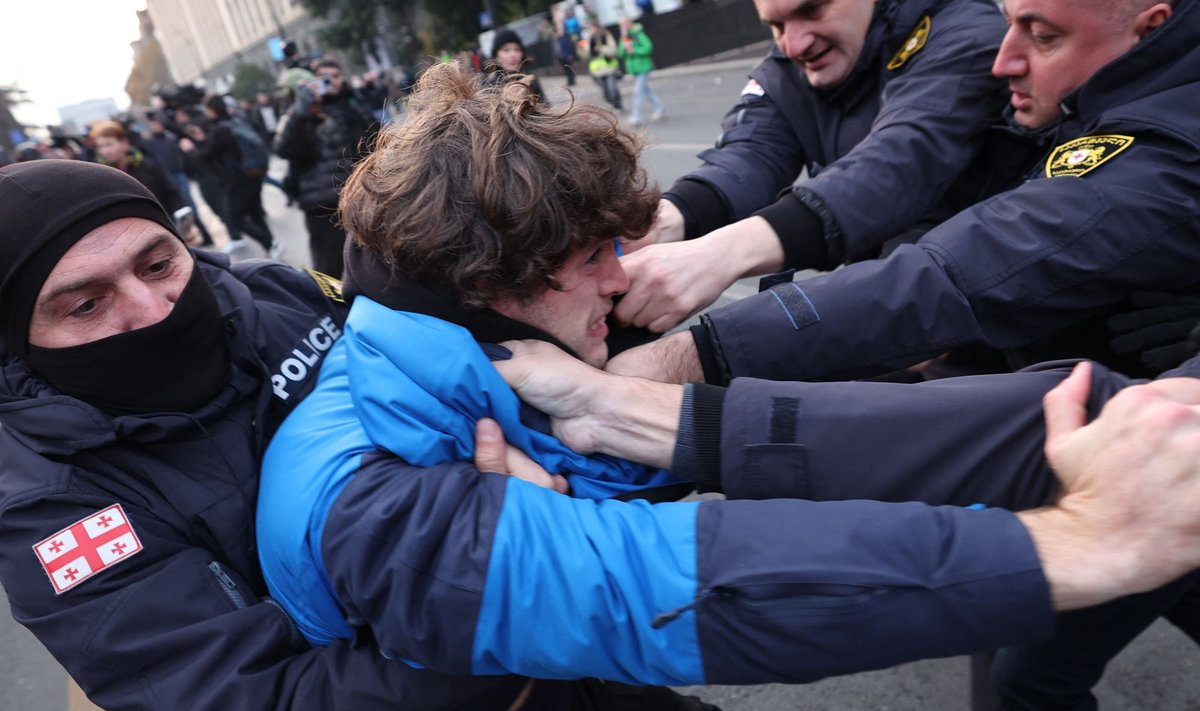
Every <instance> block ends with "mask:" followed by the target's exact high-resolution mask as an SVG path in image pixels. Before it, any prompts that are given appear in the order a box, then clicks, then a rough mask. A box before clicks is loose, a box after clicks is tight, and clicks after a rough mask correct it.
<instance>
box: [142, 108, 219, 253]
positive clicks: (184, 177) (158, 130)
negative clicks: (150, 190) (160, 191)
mask: <svg viewBox="0 0 1200 711" xmlns="http://www.w3.org/2000/svg"><path fill="white" fill-rule="evenodd" d="M147 126H148V128H149V129H150V132H149V133H148V134H147V135H146V137H145V138H143V139H142V148H143V150H144V151H145V153H146V155H147V156H149V157H150V158H153V159H154V162H155V163H158V167H160V168H162V170H163V172H164V173H166V174H167V177H168V178H170V179H171V182H173V183H174V184H175V189H176V190H177V191H179V197H181V198H183V202H184V204H185V205H187V206H188V207H190V208H192V212H193V215H194V217H195V221H196V229H197V230H199V232H200V239H201V242H200V244H201V245H203V246H208V245H211V244H213V239H212V234H211V233H209V231H208V227H206V226H205V224H204V221H203V220H201V219H200V214H199V211H198V210H197V208H196V201H195V200H194V199H193V198H192V181H191V180H190V178H189V177H188V174H187V163H186V161H185V158H184V155H183V151H182V150H180V149H179V136H178V135H177V134H174V133H171V132H170V131H168V130H167V126H166V124H165V123H164V122H163V120H162V118H160V117H159V116H158V115H152V116H151V117H150V119H149V121H147ZM159 201H160V202H162V199H161V198H159ZM165 204H166V203H164V205H165Z"/></svg>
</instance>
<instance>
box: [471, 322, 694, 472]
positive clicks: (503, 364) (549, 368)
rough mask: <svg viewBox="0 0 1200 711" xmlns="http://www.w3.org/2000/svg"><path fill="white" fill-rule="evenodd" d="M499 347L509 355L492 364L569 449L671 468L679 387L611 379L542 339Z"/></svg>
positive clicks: (678, 404) (675, 435)
mask: <svg viewBox="0 0 1200 711" xmlns="http://www.w3.org/2000/svg"><path fill="white" fill-rule="evenodd" d="M684 335H687V334H684ZM502 345H504V346H505V347H506V348H508V349H509V350H510V351H512V357H511V358H509V359H508V360H502V361H496V362H494V363H493V364H492V365H494V366H496V369H497V370H498V371H500V375H501V376H503V377H504V379H505V380H506V381H508V384H509V385H510V386H512V388H513V389H514V390H516V391H517V394H518V395H519V396H520V397H521V399H522V400H524V401H525V402H527V403H529V404H531V405H533V406H534V407H537V408H538V409H540V410H542V411H543V412H545V413H546V414H548V415H550V425H551V429H552V431H553V433H554V436H555V437H558V438H559V439H560V440H562V441H563V443H564V444H566V445H567V446H568V447H570V448H571V449H574V450H575V451H577V452H581V453H584V454H590V453H592V452H603V453H605V454H611V455H613V456H616V457H621V458H623V459H628V460H631V461H635V462H640V463H642V464H646V465H648V466H653V467H661V468H667V467H670V466H671V457H672V455H673V453H674V451H675V443H676V438H677V437H678V430H679V410H680V407H681V405H682V402H683V388H682V387H681V386H679V385H668V384H664V383H652V382H648V381H646V380H642V379H636V378H623V377H618V376H616V375H610V374H608V373H605V372H603V371H600V370H596V369H595V368H592V367H591V366H589V365H587V364H585V363H583V362H582V361H580V360H577V359H575V358H572V357H571V356H569V355H567V354H566V353H563V352H562V351H561V350H559V349H558V348H555V347H554V346H552V345H550V344H548V343H543V342H541V341H507V342H505V343H503V344H502Z"/></svg>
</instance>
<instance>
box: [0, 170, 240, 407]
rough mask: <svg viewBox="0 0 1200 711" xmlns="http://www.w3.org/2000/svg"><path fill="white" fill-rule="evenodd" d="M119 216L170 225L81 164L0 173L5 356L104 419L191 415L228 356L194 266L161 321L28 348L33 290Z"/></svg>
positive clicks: (219, 379)
mask: <svg viewBox="0 0 1200 711" xmlns="http://www.w3.org/2000/svg"><path fill="white" fill-rule="evenodd" d="M124 217H138V218H142V219H146V220H150V221H151V222H155V223H158V224H159V225H161V226H162V227H163V228H164V229H166V230H167V231H168V232H170V233H171V234H173V235H175V236H176V237H177V238H178V234H177V233H176V231H175V225H174V223H173V222H172V220H171V218H170V217H169V216H168V215H167V213H166V212H165V211H164V210H163V209H162V207H161V206H160V205H159V204H158V201H157V200H155V199H154V196H153V195H152V194H151V193H150V191H149V190H147V189H146V188H145V187H144V186H142V184H141V183H139V182H138V181H137V180H135V179H133V178H131V177H129V176H128V175H126V174H125V173H123V172H121V171H119V170H117V169H115V168H109V167H106V166H102V165H98V164H95V163H87V162H83V161H70V160H41V161H34V162H30V163H20V164H17V165H11V166H7V167H5V168H0V328H2V333H3V337H4V342H5V344H6V345H7V347H8V350H9V354H10V355H15V356H18V357H20V358H22V359H23V360H24V361H25V362H26V363H28V364H29V366H30V367H31V368H32V369H33V370H34V371H35V372H36V373H38V374H39V375H41V376H42V377H43V378H45V380H46V381H47V382H48V383H50V385H52V386H54V387H55V388H56V389H57V390H59V391H60V392H62V393H63V394H66V395H71V396H74V397H77V398H79V399H81V400H83V401H85V402H88V403H90V404H92V405H95V406H96V407H99V408H101V409H103V410H105V411H107V412H110V413H113V414H126V413H143V412H155V411H161V410H175V411H190V410H193V409H195V408H196V407H198V406H200V405H202V404H204V403H205V402H207V401H208V400H210V399H212V397H213V396H215V395H216V393H217V392H218V391H219V390H220V388H221V386H223V385H224V384H225V383H226V382H227V381H228V379H229V349H228V345H227V344H226V342H225V336H224V328H223V324H222V319H221V313H220V309H219V307H218V305H217V302H216V297H215V296H214V295H213V293H212V289H211V287H210V286H209V284H208V281H207V280H206V279H205V278H204V276H203V275H202V274H200V269H199V266H194V267H193V272H192V277H191V278H190V279H189V280H188V283H187V286H186V287H185V288H184V290H183V292H182V293H181V294H180V296H179V299H178V301H176V303H175V306H174V308H173V309H172V310H171V313H170V314H169V315H168V316H167V318H165V319H163V320H162V321H161V322H159V323H157V324H153V325H151V326H147V327H146V328H141V329H137V330H135V331H130V332H127V333H121V334H117V335H114V336H110V337H108V338H104V339H101V340H99V341H93V342H92V343H85V344H82V345H78V346H72V347H69V348H38V347H36V346H30V344H29V323H30V320H31V319H32V316H33V308H34V305H35V304H36V302H37V296H38V293H39V292H40V291H41V288H42V284H44V283H45V281H46V278H47V277H48V276H49V275H50V272H51V271H52V270H53V269H54V266H55V265H56V264H58V261H59V260H60V259H61V258H62V256H63V255H64V254H66V252H67V251H68V250H69V249H71V247H73V246H74V245H75V243H77V242H78V241H79V240H80V239H82V238H83V237H84V236H85V235H86V234H87V233H89V232H91V231H92V230H94V229H96V228H97V227H100V226H101V225H104V224H107V223H109V222H112V221H113V220H117V219H120V218H124Z"/></svg>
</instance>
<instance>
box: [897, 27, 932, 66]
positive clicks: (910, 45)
mask: <svg viewBox="0 0 1200 711" xmlns="http://www.w3.org/2000/svg"><path fill="white" fill-rule="evenodd" d="M931 27H933V22H932V21H931V20H930V19H929V15H926V16H925V17H922V18H921V21H920V22H918V23H917V27H916V29H914V30H913V31H912V34H911V35H909V36H908V39H906V40H904V46H903V47H901V48H900V51H899V52H896V56H895V57H892V61H890V62H888V63H887V68H888V69H899V68H900V67H903V66H904V63H905V62H907V61H908V60H909V59H911V58H912V56H913V55H914V54H916V53H917V52H920V51H921V48H922V47H924V46H925V40H927V39H929V29H930V28H931Z"/></svg>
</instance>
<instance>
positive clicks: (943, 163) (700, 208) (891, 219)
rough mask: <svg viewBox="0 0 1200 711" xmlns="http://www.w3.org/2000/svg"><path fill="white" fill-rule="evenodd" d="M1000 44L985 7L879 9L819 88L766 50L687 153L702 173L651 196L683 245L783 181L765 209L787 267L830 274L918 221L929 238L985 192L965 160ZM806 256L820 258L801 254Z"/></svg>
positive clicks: (894, 5)
mask: <svg viewBox="0 0 1200 711" xmlns="http://www.w3.org/2000/svg"><path fill="white" fill-rule="evenodd" d="M1003 35H1004V19H1003V17H1002V16H1001V15H1000V12H999V11H998V10H997V9H996V6H995V4H994V3H992V2H990V0H962V1H955V2H948V1H946V0H880V1H879V2H878V3H877V4H876V7H875V14H874V16H873V18H872V20H871V25H870V28H869V30H868V32H867V37H866V43H865V45H864V46H863V50H862V53H861V54H860V55H859V58H858V62H857V63H856V65H855V67H854V69H853V70H852V72H851V74H850V75H849V76H848V77H847V79H846V80H845V81H844V82H842V83H841V84H840V85H838V86H837V87H836V88H834V89H832V90H829V91H815V90H814V89H813V88H812V87H811V86H810V85H809V84H808V80H807V79H806V78H805V77H804V73H803V71H802V70H801V69H800V68H799V67H797V66H796V65H795V64H794V63H793V62H792V61H791V60H789V59H788V58H787V57H786V56H784V55H783V54H782V53H781V52H780V51H779V50H778V49H777V48H776V49H773V50H772V51H771V53H770V55H769V56H768V57H767V58H766V59H764V60H763V61H762V62H760V63H759V64H758V65H757V66H756V67H755V68H754V70H753V71H752V72H751V75H750V76H751V79H752V81H751V83H750V84H749V85H747V87H746V88H745V89H744V90H743V94H742V97H741V102H740V103H739V104H738V105H737V106H735V107H733V109H732V110H730V112H729V113H728V114H727V115H726V116H725V119H724V122H723V126H722V127H723V133H722V134H721V136H720V138H719V139H718V141H717V145H716V147H715V148H711V149H709V150H707V151H705V152H703V153H701V154H700V157H701V158H702V159H703V160H704V161H705V163H704V165H702V166H701V167H699V168H697V169H696V170H695V171H693V172H691V173H689V174H687V175H685V176H684V177H683V178H682V179H680V180H679V181H678V182H677V183H676V184H675V185H674V186H673V187H672V188H671V189H670V190H669V191H667V193H666V194H665V195H664V197H666V199H668V200H670V201H671V202H673V203H675V205H676V206H678V207H679V208H680V211H681V212H682V213H683V214H684V216H685V222H686V224H687V236H688V237H689V238H692V237H698V236H700V235H703V234H706V233H707V232H710V231H712V230H713V229H716V228H717V227H720V226H722V225H724V224H727V223H729V222H733V221H736V220H740V219H742V218H744V217H748V216H749V215H751V214H752V213H754V212H755V211H756V210H759V209H760V208H764V207H766V206H768V205H770V204H771V203H774V202H775V201H776V199H777V198H778V197H779V194H780V192H781V191H783V190H785V189H787V188H788V186H791V194H790V196H789V197H787V198H785V199H784V200H781V201H780V203H779V204H778V207H774V208H772V209H771V210H768V211H767V212H765V213H764V217H767V219H768V220H769V221H770V222H771V223H772V226H773V227H775V230H776V233H777V234H778V235H779V236H780V239H781V241H782V242H783V245H784V251H785V256H786V257H787V260H788V266H801V267H810V266H811V267H830V266H835V265H837V264H839V263H841V262H842V261H844V260H847V259H857V258H861V257H863V256H864V255H866V254H868V253H869V252H870V251H871V250H873V249H875V248H877V247H879V246H880V245H881V244H883V242H884V241H886V240H888V239H891V238H893V237H896V236H898V235H900V234H901V233H904V232H905V231H907V230H909V229H910V228H913V227H914V226H916V225H918V223H919V222H921V223H924V224H923V225H922V226H921V227H922V228H923V229H928V227H929V226H930V225H932V224H936V223H937V222H940V221H941V220H942V219H945V218H946V217H949V216H950V215H952V214H953V213H954V212H956V211H957V210H958V209H962V208H963V207H966V206H967V205H969V204H971V203H972V202H974V201H975V200H976V199H978V197H979V196H980V193H981V192H983V191H985V190H986V189H987V188H986V187H985V186H984V184H983V181H984V179H985V176H986V175H987V174H988V173H989V171H990V169H989V170H982V169H980V168H979V167H976V168H975V169H973V170H968V165H969V164H971V162H972V160H973V159H975V158H976V156H977V155H978V154H979V151H980V148H981V146H982V145H983V144H984V142H985V139H986V134H987V133H988V131H987V129H988V127H989V125H990V124H992V123H994V121H995V117H996V116H998V115H999V113H1000V111H1001V109H1002V107H1003V106H1004V97H1005V93H1004V89H1003V82H1001V81H999V80H997V79H995V78H994V77H992V76H991V74H990V72H989V69H990V67H991V64H992V61H993V60H994V59H995V56H996V50H997V48H998V47H999V46H1000V40H1001V38H1002V37H1003ZM803 169H806V170H807V177H804V178H800V179H799V180H798V176H800V174H801V171H802V170H803ZM793 182H794V183H795V184H794V185H793ZM779 211H782V212H779ZM773 215H774V216H777V217H778V219H775V217H773ZM813 240H815V241H816V242H817V244H816V245H815V246H805V245H804V244H802V243H803V242H805V241H813ZM814 250H815V251H816V252H819V253H824V255H825V259H824V260H823V261H814V260H813V259H812V258H809V259H807V260H805V259H802V258H801V255H802V254H804V253H812V252H814ZM806 261H807V262H808V263H804V262H806Z"/></svg>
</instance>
